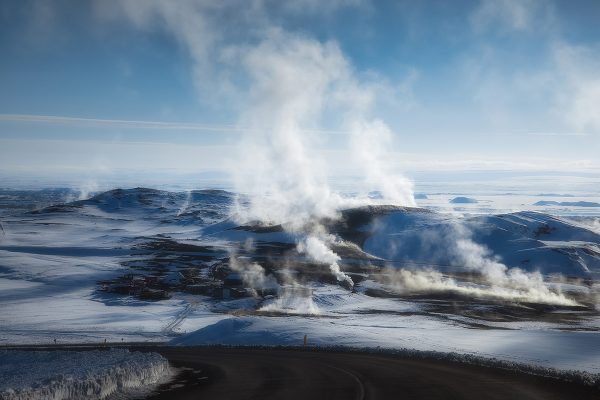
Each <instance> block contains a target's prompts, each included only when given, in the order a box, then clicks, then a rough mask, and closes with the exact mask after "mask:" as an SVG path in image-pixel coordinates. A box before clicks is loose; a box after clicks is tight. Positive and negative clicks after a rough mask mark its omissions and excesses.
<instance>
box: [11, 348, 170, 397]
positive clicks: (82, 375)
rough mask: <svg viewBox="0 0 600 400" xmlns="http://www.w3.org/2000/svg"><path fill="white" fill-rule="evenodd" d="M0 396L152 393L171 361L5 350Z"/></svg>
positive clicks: (124, 354)
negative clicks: (150, 391)
mask: <svg viewBox="0 0 600 400" xmlns="http://www.w3.org/2000/svg"><path fill="white" fill-rule="evenodd" d="M0 359H1V360H2V362H1V363H0V398H2V399H4V400H35V399H54V400H60V399H82V398H86V399H105V398H107V397H109V396H117V395H119V396H131V395H134V394H136V395H137V394H141V393H144V392H148V391H149V390H151V389H152V388H153V387H154V386H155V385H156V384H158V383H160V382H162V381H165V380H166V379H168V378H169V377H170V376H171V374H172V372H171V368H170V366H169V362H168V361H167V360H166V359H165V358H163V357H162V356H161V355H159V354H156V353H140V352H129V351H128V350H123V349H111V350H105V351H99V350H95V351H58V350H57V351H18V350H1V351H0Z"/></svg>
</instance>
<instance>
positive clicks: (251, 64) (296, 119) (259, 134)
mask: <svg viewBox="0 0 600 400" xmlns="http://www.w3.org/2000/svg"><path fill="white" fill-rule="evenodd" d="M111 4H112V3H111ZM296 4H304V3H296ZM311 4H313V8H314V6H315V4H316V3H314V2H311ZM336 4H337V3H336ZM117 5H118V7H114V8H111V7H106V6H99V7H98V12H99V13H100V14H101V15H102V16H103V17H104V18H107V19H112V18H115V15H114V14H115V11H114V9H117V10H121V11H122V12H123V14H124V15H125V16H126V17H127V18H129V19H130V20H131V21H132V22H133V23H134V24H135V25H136V26H138V27H140V28H143V29H149V28H158V29H166V30H167V31H169V32H170V33H172V34H173V36H174V37H175V38H176V39H177V40H178V41H179V42H180V43H181V44H182V45H183V46H184V47H185V48H186V49H187V52H188V54H189V55H190V58H191V61H192V62H193V64H194V65H193V72H194V78H195V81H196V86H197V88H198V89H199V91H200V92H201V94H202V95H204V97H205V98H206V99H211V100H214V101H217V102H218V103H219V104H223V105H224V106H225V108H227V107H229V108H232V109H233V110H234V111H235V112H237V114H238V122H239V125H240V126H241V127H244V128H245V132H244V135H243V137H242V139H241V140H240V141H239V144H238V147H237V151H236V152H235V154H234V158H233V159H232V160H231V161H230V163H229V167H230V168H229V169H230V172H231V176H232V177H233V181H234V185H235V188H236V191H237V192H238V193H242V194H244V195H247V196H248V197H247V198H248V199H249V203H247V204H243V205H242V204H237V205H236V206H235V208H234V209H235V210H236V212H237V219H238V222H240V223H246V222H250V221H259V222H261V223H264V224H285V225H284V226H285V227H286V229H290V230H292V231H293V232H294V233H295V234H297V235H299V236H302V232H303V231H305V230H306V229H305V226H306V225H307V224H308V223H310V222H311V221H314V220H315V219H316V220H318V219H320V218H324V217H328V218H334V217H336V215H337V211H338V210H339V209H341V208H345V207H349V206H353V205H357V200H352V201H350V200H348V199H346V198H344V197H343V196H341V195H340V194H339V193H336V192H335V191H334V190H332V188H331V187H330V185H329V182H328V179H329V178H330V177H331V176H332V175H333V174H332V171H331V169H332V168H333V166H332V164H333V163H332V161H331V160H330V159H329V158H328V157H325V156H324V154H326V152H327V151H329V152H332V151H333V152H340V153H341V154H343V159H344V160H346V164H347V165H345V166H342V167H350V166H358V168H356V169H355V171H356V173H358V174H359V176H358V177H357V182H358V183H360V184H361V185H362V187H363V188H364V189H365V191H366V192H369V191H379V192H380V193H381V194H382V195H383V197H384V198H383V199H381V201H385V202H387V203H392V204H397V205H414V199H413V195H412V185H411V184H410V182H409V181H408V180H407V179H405V178H402V177H398V175H397V172H396V171H395V168H394V165H393V162H392V160H391V158H390V157H387V156H386V154H387V152H388V149H389V148H390V147H391V145H392V143H391V138H392V135H391V133H390V130H389V128H388V127H387V126H386V125H385V124H384V123H383V122H382V121H379V120H376V119H375V118H373V117H372V115H371V114H372V111H373V109H374V108H375V107H374V106H375V103H376V101H377V94H378V90H381V85H380V83H379V82H377V84H373V83H372V82H368V81H364V80H363V79H360V74H359V73H358V72H356V71H354V69H353V68H352V65H351V63H350V62H349V60H348V59H347V58H346V57H345V56H344V54H343V53H342V51H341V49H340V47H339V46H338V45H337V43H336V42H333V41H329V42H323V41H320V40H318V39H316V38H313V37H310V36H304V35H301V34H298V33H295V32H292V31H290V30H287V29H286V28H285V27H284V26H280V25H278V24H277V23H276V22H274V20H273V19H272V18H271V16H270V8H271V7H273V6H275V7H277V6H276V2H275V4H271V3H268V2H264V1H256V2H252V3H251V6H249V5H248V4H247V3H246V2H243V1H240V0H227V1H224V2H220V3H215V2H210V1H202V0H198V1H193V0H188V1H183V2H176V3H175V2H171V1H165V0H152V1H148V2H136V1H131V0H129V1H125V2H123V3H122V4H121V5H119V4H118V3H117ZM338 6H340V7H341V6H346V3H345V2H341V3H339V4H338ZM331 7H332V6H331V5H330V6H329V7H326V8H331ZM308 8H310V7H308ZM308 8H307V7H305V6H301V7H297V8H294V7H292V8H285V9H284V11H285V12H299V13H302V12H308V11H303V10H304V9H308ZM311 9H312V8H311ZM241 10H244V11H243V12H242V11H241ZM294 10H296V11H294ZM310 12H314V13H318V12H317V11H316V10H312V11H310ZM224 21H226V23H225V22H224ZM234 26H235V27H236V29H234V30H233V31H232V27H234ZM240 32H244V33H245V34H243V35H240V34H239V33H240ZM206 93H210V96H207V95H206ZM323 127H326V128H327V129H328V130H323ZM334 131H335V132H337V133H341V134H338V135H332V132H334ZM334 136H335V137H334ZM336 168H337V169H338V170H339V169H340V166H339V165H338V166H336ZM341 169H343V168H341ZM360 201H362V204H364V203H366V202H372V200H370V199H369V198H368V196H364V197H363V199H362V200H360ZM360 201H358V203H360ZM312 232H313V229H312V228H311V229H309V230H308V232H304V236H305V239H302V238H301V239H300V240H299V243H300V244H299V246H300V247H302V248H304V249H305V250H306V253H307V254H308V255H309V256H310V257H312V258H313V259H314V260H316V261H319V262H324V263H326V264H328V265H329V266H330V269H331V270H332V272H333V273H334V274H335V275H336V277H337V278H338V279H339V280H342V281H347V282H349V283H351V280H350V279H349V278H348V277H347V276H346V275H344V274H343V273H342V272H341V271H340V269H339V265H338V261H339V257H337V255H335V253H333V252H332V251H331V250H330V249H329V248H328V247H327V241H326V240H322V238H317V237H311V236H312Z"/></svg>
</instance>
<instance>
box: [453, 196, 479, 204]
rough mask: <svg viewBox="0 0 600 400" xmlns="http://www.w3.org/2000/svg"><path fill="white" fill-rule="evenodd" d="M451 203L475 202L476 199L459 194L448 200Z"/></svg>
mask: <svg viewBox="0 0 600 400" xmlns="http://www.w3.org/2000/svg"><path fill="white" fill-rule="evenodd" d="M450 203H451V204H476V203H477V200H476V199H474V198H471V197H464V196H459V197H455V198H453V199H452V200H450Z"/></svg>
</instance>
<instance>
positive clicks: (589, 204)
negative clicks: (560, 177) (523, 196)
mask: <svg viewBox="0 0 600 400" xmlns="http://www.w3.org/2000/svg"><path fill="white" fill-rule="evenodd" d="M533 205H534V206H562V207H600V203H595V202H593V201H550V200H541V201H538V202H536V203H533Z"/></svg>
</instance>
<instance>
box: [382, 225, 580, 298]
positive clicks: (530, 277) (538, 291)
mask: <svg viewBox="0 0 600 400" xmlns="http://www.w3.org/2000/svg"><path fill="white" fill-rule="evenodd" d="M427 240H429V241H437V247H439V246H443V247H444V248H445V252H446V254H447V255H449V256H450V262H451V264H452V265H454V266H457V267H461V268H464V269H466V270H468V271H473V272H476V273H477V274H479V276H480V280H481V282H479V283H477V284H474V283H470V282H461V281H458V280H456V279H453V278H451V277H448V276H446V275H443V274H442V273H440V272H438V271H436V270H434V269H431V268H427V269H422V270H405V269H400V270H397V271H394V270H391V269H388V270H387V271H386V276H387V279H388V280H389V283H390V284H391V285H392V286H393V287H394V288H396V289H398V290H399V291H401V292H411V291H416V292H444V291H451V292H455V293H459V294H463V295H467V296H472V297H480V298H495V299H501V300H507V301H519V302H530V303H544V304H555V305H564V306H576V305H579V304H578V303H577V302H576V301H575V300H573V299H570V298H568V297H567V296H565V295H564V294H563V293H561V292H560V290H559V288H557V287H552V288H551V287H549V286H548V285H547V284H546V283H545V282H544V277H543V276H542V274H540V273H539V272H526V271H523V270H522V269H520V268H509V267H507V266H506V265H505V264H503V263H502V262H501V261H500V259H499V258H498V257H496V256H494V254H493V253H492V252H491V251H490V249H488V248H487V247H485V246H483V245H481V244H479V243H476V242H475V241H474V240H473V239H472V238H471V232H470V231H469V229H468V228H467V227H465V226H464V225H462V224H454V225H453V229H452V230H451V232H450V233H449V234H448V235H443V236H439V237H429V238H428V239H427Z"/></svg>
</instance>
